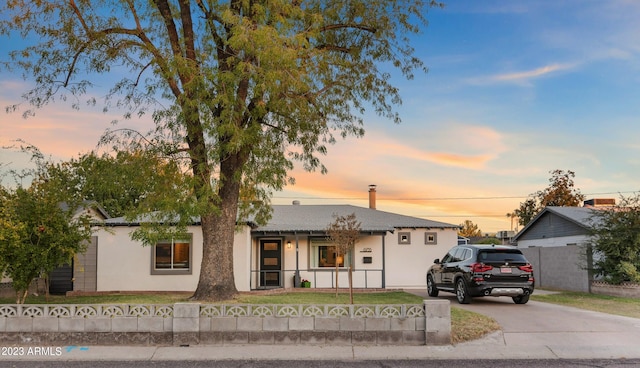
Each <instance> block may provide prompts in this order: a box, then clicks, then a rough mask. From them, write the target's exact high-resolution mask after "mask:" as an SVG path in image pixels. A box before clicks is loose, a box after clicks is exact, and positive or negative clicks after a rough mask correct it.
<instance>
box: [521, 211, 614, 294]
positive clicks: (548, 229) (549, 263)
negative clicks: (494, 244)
mask: <svg viewBox="0 0 640 368" xmlns="http://www.w3.org/2000/svg"><path fill="white" fill-rule="evenodd" d="M599 204H600V205H607V206H609V205H611V203H610V200H599V199H597V200H589V201H585V207H556V206H549V207H545V208H544V209H543V210H542V211H540V213H539V214H538V215H536V216H535V217H534V218H533V219H532V220H531V221H530V222H529V223H528V224H527V225H526V226H525V227H524V228H523V229H522V230H521V231H520V232H518V234H516V235H515V236H514V237H513V239H512V242H513V244H515V245H516V246H517V247H518V248H521V249H522V252H523V253H524V255H525V256H526V257H527V259H528V260H529V262H531V264H532V265H533V268H534V276H535V278H536V287H545V288H552V289H560V290H569V291H580V292H589V291H590V290H591V281H592V279H593V277H592V275H591V272H590V268H591V263H592V261H593V260H592V259H591V258H590V257H591V255H590V253H588V252H587V251H586V248H585V245H586V244H587V243H588V241H589V238H590V235H589V234H590V229H591V227H592V225H593V222H592V221H593V219H592V215H593V211H596V210H597V208H598V207H600V205H599Z"/></svg>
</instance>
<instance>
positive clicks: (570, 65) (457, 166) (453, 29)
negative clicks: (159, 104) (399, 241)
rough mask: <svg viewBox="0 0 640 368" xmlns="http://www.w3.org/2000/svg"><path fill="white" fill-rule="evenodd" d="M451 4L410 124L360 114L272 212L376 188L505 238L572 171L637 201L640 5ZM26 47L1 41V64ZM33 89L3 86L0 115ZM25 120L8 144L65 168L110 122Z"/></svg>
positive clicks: (381, 204)
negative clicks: (527, 203)
mask: <svg viewBox="0 0 640 368" xmlns="http://www.w3.org/2000/svg"><path fill="white" fill-rule="evenodd" d="M445 4H446V6H445V8H444V9H431V10H430V11H429V13H428V14H427V18H428V19H429V22H430V24H429V27H428V28H426V29H425V31H424V34H423V35H421V36H420V37H419V38H416V40H415V47H416V51H417V56H419V57H420V58H422V59H423V60H424V62H425V64H426V65H427V66H428V68H429V72H428V73H427V74H426V75H423V74H417V75H416V78H415V79H414V80H411V81H406V80H404V79H402V78H401V77H398V78H395V79H394V83H395V84H396V85H397V86H399V87H400V90H401V94H402V97H403V104H402V106H400V107H398V111H399V112H400V114H401V118H402V123H401V124H400V125H395V124H394V123H393V122H391V121H387V120H385V119H383V118H380V117H377V116H376V115H374V114H368V115H366V117H365V129H366V134H365V136H364V137H363V138H361V139H353V138H349V139H348V140H340V141H339V142H338V143H337V144H335V145H333V146H330V147H329V153H328V155H327V156H326V157H324V160H323V162H324V164H325V165H326V166H327V168H328V170H329V172H328V174H326V175H321V174H319V173H306V172H303V171H301V170H297V171H296V172H294V173H293V175H294V176H295V178H296V180H297V184H296V185H295V186H292V187H287V188H286V190H285V191H283V192H279V193H274V199H273V202H274V203H275V204H289V203H291V201H293V200H300V201H301V203H302V204H303V205H304V204H338V203H347V204H353V205H358V206H367V205H368V200H367V191H368V185H369V184H376V185H377V197H378V201H377V208H378V209H379V210H383V211H390V212H396V213H401V214H406V215H411V216H417V217H422V218H428V219H432V220H436V221H442V222H447V223H452V224H460V223H462V222H464V220H467V219H469V220H471V221H473V222H474V223H476V224H478V225H479V227H480V229H482V230H483V231H484V232H495V231H499V230H509V229H510V228H511V222H510V220H509V218H507V216H506V214H507V213H509V212H512V211H513V210H514V209H516V208H517V207H518V206H519V203H520V202H522V201H524V199H525V198H526V196H527V195H529V194H530V193H533V192H535V191H537V190H541V189H544V188H545V187H546V186H547V185H548V180H549V178H550V173H549V172H550V171H552V170H555V169H561V170H572V171H574V172H575V173H576V177H575V179H574V181H575V184H576V187H577V188H579V190H580V191H581V192H582V193H583V194H585V195H586V197H587V198H595V197H598V198H605V197H606V198H619V196H620V194H622V195H625V196H628V195H631V194H633V193H635V192H636V191H638V190H639V189H640V188H639V184H640V121H639V119H640V22H638V19H640V1H635V0H608V1H597V0H562V1H557V0H541V1H530V0H501V1H498V0H485V1H463V0H457V1H455V0H451V1H445ZM18 42H20V41H19V40H16V39H13V40H10V42H7V40H6V39H0V58H2V59H6V54H7V51H8V50H9V48H10V47H12V46H13V47H15V46H16V45H17V44H18ZM30 87H32V84H31V82H30V81H29V80H23V79H22V78H20V76H19V75H12V74H7V73H3V74H0V105H1V106H2V107H3V108H4V107H5V106H7V105H11V104H15V103H19V102H20V101H21V100H20V95H21V93H23V92H26V91H27V90H28V89H29V88H30ZM22 111H24V108H22V109H20V111H18V112H15V113H10V114H7V113H5V112H4V109H3V110H1V111H0V144H2V145H7V144H10V143H11V141H12V140H14V139H18V138H21V139H24V140H26V141H27V142H29V143H31V144H34V145H36V146H37V147H39V148H40V149H41V150H42V151H43V152H44V153H46V154H49V155H52V156H53V157H55V158H59V159H69V158H71V157H76V156H77V155H78V154H80V153H84V152H87V151H90V150H92V149H94V148H95V146H96V144H97V141H98V138H99V137H100V135H101V134H102V133H103V132H104V131H105V129H107V128H110V127H111V125H110V122H111V120H112V119H113V117H112V116H108V115H105V114H103V113H102V112H101V109H96V110H92V109H89V108H84V107H83V108H82V109H81V110H80V111H75V110H72V109H71V108H70V107H69V106H68V104H56V105H50V106H48V107H46V108H45V109H42V110H40V111H38V112H37V115H36V116H34V117H29V118H27V119H23V118H22V116H21V112H22ZM120 127H132V128H136V129H140V130H146V129H145V128H149V127H151V123H150V122H148V121H136V120H132V121H125V122H123V123H122V124H121V125H120ZM141 127H144V128H141ZM0 162H1V163H2V164H5V165H8V166H11V167H19V166H20V165H22V164H23V162H24V157H21V156H20V155H18V154H16V153H12V152H9V151H7V150H0ZM514 227H515V224H514Z"/></svg>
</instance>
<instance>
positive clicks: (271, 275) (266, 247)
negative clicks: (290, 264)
mask: <svg viewBox="0 0 640 368" xmlns="http://www.w3.org/2000/svg"><path fill="white" fill-rule="evenodd" d="M281 273H282V241H281V240H278V239H276V240H260V286H261V287H281V286H282V284H281V277H280V275H281Z"/></svg>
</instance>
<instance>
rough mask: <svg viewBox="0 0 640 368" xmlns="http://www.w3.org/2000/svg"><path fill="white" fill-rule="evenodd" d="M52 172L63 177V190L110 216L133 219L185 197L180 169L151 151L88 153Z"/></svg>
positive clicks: (64, 163) (58, 166) (186, 190)
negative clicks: (98, 206) (97, 204)
mask: <svg viewBox="0 0 640 368" xmlns="http://www.w3.org/2000/svg"><path fill="white" fill-rule="evenodd" d="M52 170H56V173H57V175H60V176H62V177H65V181H66V183H67V190H69V191H72V192H76V193H77V195H78V196H80V197H82V198H84V199H85V200H88V201H95V202H96V203H99V204H100V205H101V206H102V207H103V208H104V209H105V210H106V211H107V213H108V214H109V215H110V216H112V217H119V216H125V215H127V216H129V217H135V215H136V214H137V213H140V212H151V211H157V210H159V209H160V208H161V207H162V200H163V199H169V198H171V200H175V199H174V198H179V197H180V195H182V196H183V197H185V198H188V197H189V194H188V188H187V187H186V184H185V183H184V180H185V175H184V173H183V170H182V168H180V167H179V166H178V165H175V162H173V161H171V160H166V159H163V158H162V157H159V156H158V155H157V154H156V153H154V152H153V151H134V152H130V151H116V152H114V153H113V154H107V153H103V154H101V155H98V154H97V153H95V152H90V153H87V154H83V155H81V156H79V157H78V158H77V159H71V160H70V161H67V162H62V163H60V164H57V165H55V167H53V168H52ZM172 192H173V193H172Z"/></svg>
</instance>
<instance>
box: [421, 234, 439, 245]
mask: <svg viewBox="0 0 640 368" xmlns="http://www.w3.org/2000/svg"><path fill="white" fill-rule="evenodd" d="M424 243H425V244H438V233H424Z"/></svg>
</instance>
